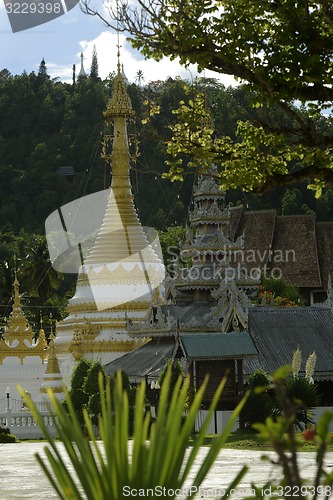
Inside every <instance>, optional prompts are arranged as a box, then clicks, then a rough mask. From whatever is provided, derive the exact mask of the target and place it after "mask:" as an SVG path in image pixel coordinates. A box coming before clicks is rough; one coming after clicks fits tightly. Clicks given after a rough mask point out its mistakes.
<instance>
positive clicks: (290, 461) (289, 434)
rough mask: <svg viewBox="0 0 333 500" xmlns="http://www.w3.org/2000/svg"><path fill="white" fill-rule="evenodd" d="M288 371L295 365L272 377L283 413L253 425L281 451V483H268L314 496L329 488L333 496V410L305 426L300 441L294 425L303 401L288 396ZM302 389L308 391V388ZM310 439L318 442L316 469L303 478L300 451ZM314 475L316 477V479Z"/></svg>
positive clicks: (277, 488)
mask: <svg viewBox="0 0 333 500" xmlns="http://www.w3.org/2000/svg"><path fill="white" fill-rule="evenodd" d="M287 371H288V372H289V373H290V371H291V367H288V369H284V370H282V371H281V370H280V371H279V372H276V373H275V374H273V377H272V381H273V388H274V391H275V393H276V396H277V399H278V400H279V402H280V404H281V414H280V416H278V417H277V418H275V419H274V418H271V417H268V418H267V419H266V421H265V422H264V423H256V424H254V425H253V427H254V428H255V429H256V430H257V431H258V436H259V437H260V438H261V439H262V440H263V441H265V442H266V443H269V444H271V445H272V447H273V449H274V450H275V452H276V454H277V460H276V461H275V460H274V462H273V463H274V464H277V463H278V464H279V466H280V467H281V469H282V470H281V479H280V480H279V481H278V482H277V484H276V483H274V482H272V481H270V482H269V483H268V484H267V485H265V487H266V488H270V489H271V491H272V492H278V491H280V492H281V491H287V490H285V488H286V486H287V487H288V489H290V491H293V492H294V493H293V495H292V496H293V498H307V499H310V498H311V499H313V500H314V499H316V498H318V494H319V493H320V491H321V492H322V493H325V491H326V492H328V496H329V495H330V493H331V491H332V484H333V474H332V473H331V472H327V471H326V470H325V468H324V459H325V456H326V453H327V451H328V446H329V444H330V442H331V437H330V435H329V425H330V423H331V421H332V418H333V414H332V412H325V413H324V414H323V415H322V417H321V418H320V420H319V422H318V424H317V428H316V429H314V428H309V429H305V430H304V431H303V433H302V441H300V440H299V438H298V436H297V435H296V433H295V425H294V424H295V419H296V418H297V406H298V405H299V401H296V406H295V400H292V399H290V397H289V396H288V391H287V387H286V382H285V376H286V372H287ZM299 387H300V386H298V388H299ZM301 392H302V394H304V391H301ZM289 394H290V392H289ZM306 442H313V443H314V444H315V445H316V458H315V464H314V467H315V472H314V474H313V476H307V477H306V478H305V479H302V474H301V469H300V465H299V462H298V451H299V450H301V449H302V446H304V443H306ZM311 477H313V478H314V479H313V480H312V479H311ZM325 487H326V489H325ZM259 490H260V489H258V490H257V495H256V497H255V498H257V499H259V498H260V499H262V498H263V497H262V495H261V493H260V491H259Z"/></svg>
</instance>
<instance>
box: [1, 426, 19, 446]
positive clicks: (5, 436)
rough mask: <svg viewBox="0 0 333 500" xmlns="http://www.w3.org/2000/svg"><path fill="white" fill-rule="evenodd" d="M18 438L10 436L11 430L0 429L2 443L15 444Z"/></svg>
mask: <svg viewBox="0 0 333 500" xmlns="http://www.w3.org/2000/svg"><path fill="white" fill-rule="evenodd" d="M15 442H16V437H15V436H13V434H10V431H9V429H6V428H0V443H15Z"/></svg>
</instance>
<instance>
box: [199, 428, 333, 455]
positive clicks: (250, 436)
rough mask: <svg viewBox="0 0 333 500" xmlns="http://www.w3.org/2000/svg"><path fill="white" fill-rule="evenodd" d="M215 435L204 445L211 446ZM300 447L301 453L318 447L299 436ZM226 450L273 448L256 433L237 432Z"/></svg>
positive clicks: (332, 435)
mask: <svg viewBox="0 0 333 500" xmlns="http://www.w3.org/2000/svg"><path fill="white" fill-rule="evenodd" d="M330 436H331V444H330V445H329V446H328V450H329V451H333V433H331V434H330ZM213 439H214V435H213V434H212V435H207V436H206V438H205V441H204V445H210V444H211V442H212V440H213ZM299 442H300V447H299V451H316V450H317V445H316V441H314V442H311V443H309V442H305V441H304V440H303V438H302V436H301V434H299ZM225 448H232V449H236V450H252V451H272V450H273V448H272V447H271V446H270V445H269V444H267V443H264V442H263V441H261V440H259V439H258V437H257V435H256V434H255V433H254V432H250V431H236V432H233V433H232V434H231V435H230V436H229V438H228V441H227V443H226V445H225Z"/></svg>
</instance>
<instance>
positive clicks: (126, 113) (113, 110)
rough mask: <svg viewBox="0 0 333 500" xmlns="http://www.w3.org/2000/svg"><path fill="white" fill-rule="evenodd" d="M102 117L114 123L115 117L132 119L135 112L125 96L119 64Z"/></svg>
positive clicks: (126, 95) (125, 91)
mask: <svg viewBox="0 0 333 500" xmlns="http://www.w3.org/2000/svg"><path fill="white" fill-rule="evenodd" d="M104 116H105V118H106V120H107V121H114V119H115V118H117V117H124V118H127V119H129V118H133V117H134V116H135V112H134V110H133V108H132V104H131V100H130V98H129V96H128V94H127V90H126V86H125V81H124V78H123V76H122V74H121V69H120V62H118V74H117V75H116V77H115V79H114V84H113V92H112V96H111V99H110V101H109V102H108V104H107V107H106V111H104Z"/></svg>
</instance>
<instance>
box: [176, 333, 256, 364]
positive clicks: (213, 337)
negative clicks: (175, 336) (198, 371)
mask: <svg viewBox="0 0 333 500" xmlns="http://www.w3.org/2000/svg"><path fill="white" fill-rule="evenodd" d="M180 339H181V342H182V344H183V346H184V349H185V351H186V354H187V356H188V357H189V358H192V359H193V358H194V359H227V358H246V357H250V356H257V354H258V353H257V350H256V348H255V345H254V343H253V341H252V339H251V336H250V335H249V334H248V333H247V332H241V333H236V332H231V333H199V334H197V333H195V334H189V335H186V334H181V335H180Z"/></svg>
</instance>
